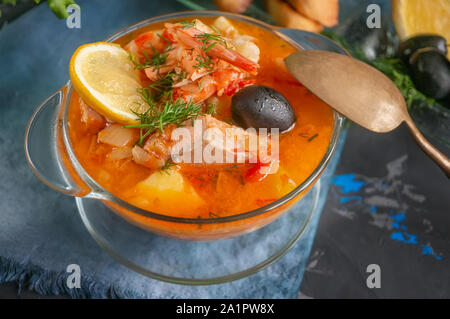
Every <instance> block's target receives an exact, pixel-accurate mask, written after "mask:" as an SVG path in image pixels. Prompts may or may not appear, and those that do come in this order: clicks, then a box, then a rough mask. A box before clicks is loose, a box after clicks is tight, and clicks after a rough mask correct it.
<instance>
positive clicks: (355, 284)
mask: <svg viewBox="0 0 450 319" xmlns="http://www.w3.org/2000/svg"><path fill="white" fill-rule="evenodd" d="M449 133H450V132H449ZM437 145H438V144H437ZM438 146H440V148H441V150H443V151H445V153H446V154H447V155H449V154H450V150H449V149H446V148H444V147H443V146H442V145H438ZM336 176H337V177H335V185H333V186H332V187H331V190H330V193H329V195H328V200H327V203H326V205H325V209H324V211H323V213H322V218H321V220H320V224H319V228H318V230H317V236H316V239H315V242H314V245H313V249H312V252H311V257H310V260H309V265H308V266H307V270H306V273H305V276H304V278H303V283H302V287H301V292H302V296H308V297H313V298H450V291H449V287H450V272H449V269H450V227H449V225H450V182H449V180H448V179H447V178H446V177H445V175H444V174H443V173H442V172H441V171H440V170H439V168H437V166H435V165H434V164H433V162H431V161H430V160H429V159H428V158H427V157H426V156H425V155H424V154H423V153H422V151H421V150H420V149H419V147H418V146H417V145H416V144H415V143H414V141H413V139H412V138H411V137H410V135H409V132H408V130H407V128H406V127H401V128H399V129H397V130H396V131H394V132H392V133H389V134H373V133H370V132H368V131H366V130H364V129H362V128H360V127H358V126H356V125H352V127H351V128H350V130H349V132H348V138H347V142H346V145H345V147H344V151H343V155H342V158H341V161H340V163H339V166H338V168H337V170H336ZM369 264H378V265H379V266H380V268H381V288H380V289H368V288H367V285H366V278H367V276H368V275H369V274H368V273H366V267H367V266H368V265H369Z"/></svg>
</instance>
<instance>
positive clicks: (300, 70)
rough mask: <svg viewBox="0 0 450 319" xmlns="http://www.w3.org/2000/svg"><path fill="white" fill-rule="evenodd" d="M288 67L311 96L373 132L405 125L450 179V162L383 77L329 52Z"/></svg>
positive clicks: (299, 58)
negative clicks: (419, 126) (416, 123)
mask: <svg viewBox="0 0 450 319" xmlns="http://www.w3.org/2000/svg"><path fill="white" fill-rule="evenodd" d="M285 63H286V66H287V68H288V69H289V71H290V72H291V73H292V74H293V75H294V76H295V78H296V79H297V80H298V81H300V83H302V84H303V85H304V86H305V87H306V88H308V89H309V90H310V91H311V92H312V93H314V94H315V95H317V96H318V97H319V98H320V99H321V100H323V101H324V102H326V103H327V104H329V105H330V106H331V107H333V108H334V109H335V110H336V111H338V112H339V113H341V114H343V115H344V116H346V117H347V118H349V119H351V120H352V121H353V122H355V123H357V124H359V125H361V126H362V127H365V128H366V129H368V130H370V131H373V132H378V133H385V132H390V131H392V130H393V129H395V128H397V127H398V126H399V125H400V124H401V123H403V122H406V124H407V125H408V128H409V130H410V131H411V133H412V135H413V136H414V138H415V140H416V142H417V143H418V144H419V145H420V147H421V148H422V149H423V151H424V152H425V153H426V154H427V155H428V156H430V157H431V158H432V159H433V160H434V161H435V162H436V163H437V164H438V165H439V166H440V167H441V169H442V170H443V171H444V172H445V174H446V175H447V177H449V178H450V160H449V159H448V157H446V156H445V155H444V154H442V153H441V152H440V151H439V150H438V149H436V148H435V147H434V146H433V145H431V144H430V142H428V141H427V140H426V139H425V137H424V136H423V135H422V133H420V131H419V130H418V129H417V127H416V125H415V124H414V122H413V120H412V119H411V117H410V115H409V114H408V111H407V109H406V102H405V99H404V98H403V96H402V94H401V93H400V91H399V89H398V88H397V86H396V85H395V84H394V83H393V82H392V81H391V80H390V79H389V78H388V77H387V76H385V75H384V74H383V73H381V72H380V71H378V70H377V69H375V68H373V67H371V66H369V65H368V64H366V63H363V62H360V61H358V60H356V59H354V58H351V57H348V56H345V55H342V54H338V53H332V52H328V51H317V50H302V51H297V52H295V53H293V54H291V55H290V56H288V57H287V58H286V61H285Z"/></svg>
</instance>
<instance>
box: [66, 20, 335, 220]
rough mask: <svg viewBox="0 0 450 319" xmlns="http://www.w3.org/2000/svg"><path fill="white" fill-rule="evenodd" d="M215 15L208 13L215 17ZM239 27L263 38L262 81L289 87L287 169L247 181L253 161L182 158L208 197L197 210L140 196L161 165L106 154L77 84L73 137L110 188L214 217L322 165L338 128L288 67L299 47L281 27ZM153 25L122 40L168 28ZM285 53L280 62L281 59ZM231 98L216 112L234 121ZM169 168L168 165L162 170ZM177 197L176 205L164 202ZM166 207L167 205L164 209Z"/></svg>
mask: <svg viewBox="0 0 450 319" xmlns="http://www.w3.org/2000/svg"><path fill="white" fill-rule="evenodd" d="M213 19H214V18H201V20H202V21H203V22H205V23H207V24H212V22H213ZM232 23H233V25H234V26H235V27H237V29H238V30H239V31H240V32H241V33H242V34H246V35H250V36H252V37H254V38H256V44H257V45H258V47H259V48H260V51H261V54H260V61H259V65H260V68H259V71H258V75H257V76H256V84H260V85H266V86H268V87H271V88H274V89H275V90H277V91H279V92H280V93H282V94H283V95H284V96H285V97H286V98H287V99H288V101H289V102H290V103H291V105H292V107H293V109H294V112H295V115H296V117H297V121H296V124H295V127H294V128H293V129H292V130H290V131H289V132H287V133H284V134H282V135H280V144H279V155H280V170H279V171H278V172H277V173H276V174H273V175H269V176H267V177H266V178H265V179H263V180H261V181H246V180H245V178H244V176H245V172H246V169H247V167H246V165H242V164H235V165H233V164H227V165H203V164H195V165H194V164H192V165H189V164H180V165H179V166H178V169H179V172H181V174H182V176H183V178H184V180H185V182H188V183H189V184H191V185H192V186H193V188H194V189H195V191H196V192H197V193H198V195H199V196H200V197H201V198H202V200H203V201H204V204H202V205H201V206H200V207H196V208H195V209H193V208H192V206H190V205H189V203H188V202H187V200H186V199H183V198H181V197H180V198H173V197H169V198H157V197H155V196H154V195H152V194H151V193H150V194H148V198H147V200H145V201H143V200H135V198H136V192H135V188H136V185H137V184H138V183H139V182H141V181H143V180H145V179H146V178H148V177H149V176H150V175H151V174H152V173H154V172H155V171H154V170H151V169H149V168H146V167H144V166H141V165H138V164H136V163H134V162H133V161H132V159H131V158H130V159H125V160H112V159H109V158H107V154H108V153H110V152H111V151H112V149H113V147H112V146H109V145H107V144H103V143H98V142H97V133H98V130H97V129H95V128H92V127H86V125H85V124H84V123H82V122H81V108H80V105H81V103H83V101H81V99H80V97H79V96H78V94H77V93H76V92H75V91H73V92H72V96H71V100H70V104H69V113H68V123H69V137H70V140H71V143H72V147H73V149H74V152H75V155H76V156H77V158H78V160H79V162H80V163H81V165H82V166H83V167H84V169H85V170H86V171H87V173H88V174H89V175H90V176H91V177H92V178H94V179H95V180H96V181H97V182H98V183H99V184H100V185H102V186H103V187H104V188H105V189H106V190H108V191H109V192H111V193H112V194H114V195H116V196H117V197H119V198H121V199H122V200H124V201H127V202H130V203H131V204H134V205H136V206H139V207H140V208H143V209H146V210H149V211H153V212H156V213H160V214H166V215H170V216H177V217H185V218H214V217H223V216H229V215H234V214H238V213H243V212H247V211H249V210H253V209H256V208H259V207H262V206H264V205H267V204H269V203H271V202H273V201H275V200H277V199H279V198H281V197H282V196H284V195H285V194H287V193H288V192H290V191H291V190H293V189H294V188H295V186H294V185H293V184H292V183H291V182H289V180H292V181H294V182H295V184H296V185H299V184H301V183H302V182H303V181H304V180H305V179H306V178H307V177H309V176H310V175H311V173H312V172H313V171H314V170H315V168H316V167H317V166H318V164H319V163H320V161H321V160H322V158H323V156H324V155H325V153H326V151H327V148H328V146H329V143H330V140H331V136H332V131H333V114H332V110H331V108H330V107H329V106H328V105H327V104H325V103H324V102H322V101H321V100H319V99H318V98H317V97H315V96H314V95H312V94H311V93H310V92H309V91H308V90H307V89H306V88H304V87H303V86H302V85H301V84H299V83H298V82H297V81H296V80H295V78H293V77H292V76H291V75H290V74H289V73H288V72H287V71H286V70H285V69H284V68H283V67H281V66H280V63H279V61H281V60H280V59H284V58H285V57H287V56H288V55H289V54H290V53H292V52H294V51H295V50H296V49H295V48H293V47H292V46H291V45H290V44H288V43H287V42H286V41H284V40H282V39H281V38H279V37H277V36H276V35H275V34H273V33H271V32H269V31H266V30H263V29H260V28H258V27H255V26H252V25H250V24H246V23H243V22H238V21H232ZM162 27H163V23H158V24H154V25H151V26H148V27H145V28H143V29H140V30H136V31H135V32H133V33H132V34H128V35H126V36H124V37H123V38H121V39H119V40H118V41H116V42H117V43H119V44H121V45H122V46H123V45H124V44H126V43H127V42H128V41H130V40H132V39H133V38H135V37H136V36H137V35H139V34H140V33H142V32H144V31H149V30H158V29H162ZM277 60H278V62H277ZM230 104H231V97H228V96H222V97H219V103H218V107H217V114H216V115H215V117H217V118H218V119H220V120H225V121H230V120H231V110H230ZM160 174H164V172H160ZM161 201H170V205H161ZM161 206H164V208H161Z"/></svg>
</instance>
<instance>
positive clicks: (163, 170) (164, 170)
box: [159, 158, 177, 174]
mask: <svg viewBox="0 0 450 319" xmlns="http://www.w3.org/2000/svg"><path fill="white" fill-rule="evenodd" d="M176 165H177V164H176V163H174V162H173V161H172V159H170V158H169V159H168V160H167V161H166V162H165V163H164V166H163V167H161V169H160V170H159V172H160V173H166V174H169V172H168V171H167V170H168V169H170V168H172V167H173V166H176Z"/></svg>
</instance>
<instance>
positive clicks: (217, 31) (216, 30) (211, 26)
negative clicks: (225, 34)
mask: <svg viewBox="0 0 450 319" xmlns="http://www.w3.org/2000/svg"><path fill="white" fill-rule="evenodd" d="M210 28H211V29H213V31H214V32H215V33H217V34H218V35H220V31H219V30H218V29H217V28H216V27H215V26H213V25H210Z"/></svg>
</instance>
